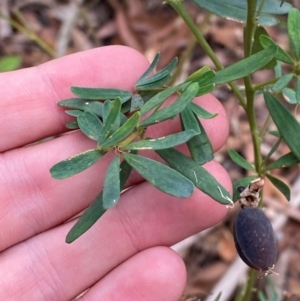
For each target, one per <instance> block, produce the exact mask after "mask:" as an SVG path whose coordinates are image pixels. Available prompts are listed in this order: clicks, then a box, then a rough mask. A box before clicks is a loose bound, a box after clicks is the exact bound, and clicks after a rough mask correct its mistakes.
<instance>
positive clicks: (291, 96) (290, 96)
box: [282, 88, 297, 105]
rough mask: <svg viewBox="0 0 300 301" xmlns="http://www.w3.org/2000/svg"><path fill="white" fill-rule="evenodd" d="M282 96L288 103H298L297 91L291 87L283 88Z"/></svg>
mask: <svg viewBox="0 0 300 301" xmlns="http://www.w3.org/2000/svg"><path fill="white" fill-rule="evenodd" d="M282 96H283V97H284V99H285V100H286V101H287V102H288V103H290V104H292V105H295V104H297V99H296V92H295V91H294V90H292V89H291V88H283V89H282Z"/></svg>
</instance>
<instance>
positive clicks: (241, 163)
mask: <svg viewBox="0 0 300 301" xmlns="http://www.w3.org/2000/svg"><path fill="white" fill-rule="evenodd" d="M228 154H229V157H230V158H231V160H232V161H233V162H234V163H236V164H237V165H239V166H241V167H243V168H245V169H246V170H250V171H253V172H256V171H255V168H254V167H253V166H252V164H250V163H249V162H248V161H247V160H246V159H245V158H243V157H242V156H241V155H240V154H239V153H237V152H236V151H235V150H234V149H230V150H228Z"/></svg>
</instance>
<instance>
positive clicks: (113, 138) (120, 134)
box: [101, 112, 141, 148]
mask: <svg viewBox="0 0 300 301" xmlns="http://www.w3.org/2000/svg"><path fill="white" fill-rule="evenodd" d="M140 117H141V114H140V112H136V113H134V114H133V115H132V116H131V117H130V118H129V119H128V120H127V121H126V122H125V123H124V124H123V125H122V126H121V127H119V128H118V129H117V130H116V131H115V132H114V133H113V134H111V135H110V136H109V137H108V138H107V139H106V140H105V141H104V142H103V143H102V144H101V148H106V147H110V146H114V145H117V144H118V143H119V142H120V141H122V140H123V139H125V138H126V137H127V136H128V135H129V134H131V133H132V132H133V130H134V129H135V128H136V127H137V125H138V123H139V120H140Z"/></svg>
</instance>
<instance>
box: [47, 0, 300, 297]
mask: <svg viewBox="0 0 300 301" xmlns="http://www.w3.org/2000/svg"><path fill="white" fill-rule="evenodd" d="M193 1H194V2H195V3H196V4H197V5H199V6H201V7H203V8H204V9H207V10H208V11H210V12H211V13H214V14H217V15H218V16H221V17H224V18H230V19H233V20H237V21H240V22H244V24H245V26H244V58H243V59H242V60H241V61H238V62H236V63H234V64H233V65H231V66H228V67H226V68H224V67H223V66H222V64H221V63H220V61H219V60H218V58H217V57H216V55H215V53H214V52H213V50H212V49H211V47H210V46H209V44H208V43H207V41H206V40H205V38H204V36H203V35H202V33H201V31H200V30H199V29H198V27H197V26H196V25H195V23H194V22H193V20H192V18H191V17H190V16H189V14H188V12H187V10H186V9H185V6H184V4H183V1H182V0H166V1H165V3H167V4H169V5H170V6H172V7H173V8H174V9H175V10H176V11H177V13H178V14H179V15H180V16H181V17H182V19H183V20H184V21H185V23H186V24H187V26H188V27H189V28H190V30H191V32H192V33H193V34H194V36H195V39H196V41H197V42H198V43H199V44H200V46H201V47H202V48H203V50H204V51H205V52H206V54H207V55H208V56H209V57H210V58H211V60H212V61H213V63H214V64H215V66H216V69H217V71H216V72H215V71H213V70H210V68H209V67H207V66H204V67H203V68H201V69H200V70H198V71H196V72H195V73H193V74H192V75H190V76H189V77H188V78H187V79H186V80H185V81H184V82H183V83H180V84H178V85H176V86H172V87H168V86H166V84H167V83H168V82H169V81H170V80H171V78H172V71H173V70H174V68H175V67H176V64H177V59H176V58H175V59H174V60H172V61H171V62H170V64H169V65H168V66H167V67H165V68H164V69H162V70H161V71H159V72H158V73H156V74H154V75H152V72H153V70H154V68H155V67H156V65H157V63H158V61H159V57H160V55H159V54H157V56H156V57H155V59H154V61H153V62H152V64H151V65H150V67H149V69H148V70H147V71H146V72H145V73H144V74H143V75H142V76H141V77H140V79H139V80H138V81H137V82H136V84H135V86H134V91H135V93H131V92H129V91H123V90H116V89H105V88H84V87H71V90H72V92H73V93H74V94H75V95H76V96H77V97H78V98H71V99H67V100H63V101H61V102H59V106H61V107H64V108H68V109H67V110H66V113H67V114H69V115H71V116H74V117H75V118H76V119H75V120H74V121H71V122H69V123H68V124H67V127H68V128H69V129H77V128H79V129H80V130H81V131H82V132H83V133H84V134H85V135H86V136H88V137H89V138H90V139H92V140H94V141H95V148H94V149H91V150H87V151H86V152H83V153H81V154H78V155H76V156H74V157H71V158H68V159H66V160H64V161H62V162H59V163H58V164H56V165H55V166H53V167H52V168H51V174H52V176H53V177H54V178H58V179H63V178H67V177H70V176H72V175H74V174H76V173H79V172H81V171H83V170H85V169H86V168H88V167H90V166H91V165H92V164H94V163H95V162H97V161H98V160H100V159H101V158H102V157H103V156H105V154H106V153H107V152H110V151H113V152H114V153H115V157H114V159H113V160H112V162H111V164H110V165H109V167H108V169H107V171H106V175H105V180H104V185H103V190H102V191H101V192H100V193H99V195H98V196H97V198H96V199H95V200H94V202H93V203H92V204H91V205H90V207H89V208H88V209H87V210H86V211H85V212H84V214H83V215H82V216H81V217H80V219H79V220H78V221H77V223H76V224H75V225H74V227H73V228H72V229H71V231H70V232H69V234H68V235H67V242H68V243H70V242H72V241H74V240H75V239H77V238H78V237H79V236H80V235H82V234H83V233H84V232H85V231H87V230H88V229H89V228H90V227H91V226H92V225H93V224H94V223H95V222H96V221H97V220H98V219H99V218H100V217H101V215H102V214H103V213H104V212H105V211H106V210H107V209H108V208H110V207H111V206H114V205H115V204H116V203H117V202H118V199H119V196H120V193H121V191H122V189H123V188H124V185H125V183H126V180H127V179H128V177H129V175H130V172H131V170H132V169H135V170H136V171H137V172H138V173H140V174H141V175H142V176H143V177H144V178H145V179H146V180H147V181H148V182H150V183H151V184H152V185H154V186H155V187H157V188H158V189H160V190H162V191H164V192H165V193H168V194H171V195H174V196H177V197H188V196H190V195H191V194H192V193H193V190H194V188H195V187H196V188H198V189H200V190H202V191H203V192H204V193H206V194H208V195H210V196H211V197H212V198H214V199H215V200H216V201H218V202H220V203H222V204H225V205H230V204H231V203H232V201H233V202H235V201H236V200H237V199H238V196H239V193H238V191H237V189H236V188H237V187H238V186H247V185H248V184H249V182H250V181H251V180H253V179H255V178H257V177H262V178H264V177H267V178H268V179H269V180H270V181H271V182H272V183H273V184H274V185H275V186H276V187H277V188H278V189H279V190H280V191H281V192H282V193H283V194H284V195H285V197H286V198H287V200H289V199H290V190H289V188H288V186H287V185H286V184H284V183H283V182H282V181H281V180H279V179H278V178H276V177H274V176H272V175H271V174H270V171H272V170H273V169H276V168H283V167H289V166H292V165H295V164H297V163H299V162H300V139H299V135H300V125H299V123H298V122H297V120H296V119H295V117H294V116H293V115H292V114H291V113H290V112H289V110H288V109H287V108H286V106H285V105H284V104H283V103H282V102H281V101H280V100H279V97H281V96H283V97H284V98H285V99H288V101H289V102H290V103H294V104H299V103H300V77H299V76H300V38H299V36H298V28H299V24H300V12H299V11H298V10H297V9H295V8H292V7H291V5H290V4H287V3H284V1H277V0H234V1H233V0H226V1H224V0H211V1H202V0H193ZM286 13H289V15H288V35H289V39H290V45H291V54H289V53H288V52H286V51H285V50H283V49H282V48H281V47H279V46H278V45H277V43H276V41H274V40H272V39H271V38H270V37H269V36H268V34H267V31H266V30H265V29H264V28H263V26H274V25H276V24H277V23H278V22H279V21H278V19H277V18H276V17H274V15H280V14H286ZM282 64H288V65H290V67H291V68H290V69H291V72H290V73H288V74H284V75H282V72H281V66H282ZM262 69H273V70H274V78H272V79H270V80H268V81H266V82H264V83H254V82H253V79H252V77H251V74H252V73H253V72H256V71H259V70H262ZM293 78H296V81H297V84H296V87H295V88H293V87H288V84H289V83H290V82H291V80H292V79H293ZM237 79H243V81H244V89H243V90H241V89H239V88H238V86H237V85H236V83H235V80H237ZM220 84H228V85H229V86H230V88H231V90H232V92H233V93H234V94H235V95H236V97H237V99H238V102H239V104H240V105H241V107H242V108H243V109H244V110H245V113H246V115H247V117H248V121H249V127H250V132H251V137H252V141H253V152H254V158H255V159H254V162H247V160H246V159H245V158H243V157H241V156H240V155H239V154H238V153H237V152H236V151H234V150H230V151H229V155H230V157H231V159H232V160H233V161H234V162H235V163H237V164H238V165H240V166H241V167H243V168H245V169H246V170H249V171H250V172H252V173H254V175H253V176H249V177H246V178H243V179H240V180H239V181H237V182H236V183H234V195H233V199H232V200H231V198H230V196H229V193H228V192H227V191H226V190H225V189H224V188H223V187H222V186H221V185H220V184H219V183H218V182H217V181H216V180H215V179H214V178H213V177H212V176H211V175H210V174H209V173H208V172H206V171H205V169H204V168H203V167H202V165H203V164H204V163H206V162H208V161H210V160H212V159H213V151H212V148H211V145H210V142H209V140H208V138H207V135H206V133H205V131H204V128H203V127H202V125H201V121H199V119H198V117H201V118H213V117H214V116H215V114H214V112H207V111H205V110H204V109H203V108H201V107H199V106H198V105H196V104H194V103H193V102H192V101H193V98H194V97H195V96H198V95H203V94H206V93H209V92H211V91H212V90H213V89H214V87H215V86H216V85H220ZM261 93H263V95H264V99H265V103H266V108H267V110H268V112H269V117H268V118H267V119H266V121H265V125H264V126H263V128H261V129H260V128H258V124H257V120H256V116H255V111H254V105H255V99H256V96H257V95H258V94H261ZM173 94H176V95H177V99H176V100H175V101H174V102H173V103H172V104H169V105H168V106H164V107H162V105H163V104H164V102H165V101H166V99H167V98H168V97H170V96H171V95H173ZM177 115H179V116H180V119H181V124H182V131H181V132H179V133H176V134H173V135H170V136H166V137H161V138H152V137H147V136H146V134H145V133H146V130H147V128H148V127H151V126H152V125H154V124H157V123H162V122H164V121H165V120H167V119H170V118H174V117H175V116H177ZM271 120H273V121H274V123H275V125H276V126H277V130H278V131H276V132H268V125H269V123H270V121H271ZM269 134H270V135H274V136H276V137H277V138H278V141H277V143H275V145H274V146H273V148H272V149H271V151H270V152H269V154H267V156H265V157H263V156H262V155H261V152H260V146H261V142H262V141H263V139H264V137H265V136H266V135H269ZM283 142H285V143H286V144H287V145H288V147H289V148H290V150H291V152H290V153H288V154H286V155H284V156H282V157H281V158H279V159H277V160H275V161H274V162H273V163H271V164H268V160H269V158H270V157H271V156H272V154H273V153H274V152H275V151H276V149H277V148H278V146H279V145H280V143H283ZM183 143H186V144H187V145H188V148H189V151H190V157H188V156H185V155H183V154H182V153H180V152H179V151H177V150H175V149H174V148H173V147H175V146H177V145H179V144H183ZM142 149H151V150H153V151H155V152H156V153H157V154H158V155H159V156H160V157H161V158H162V159H163V160H164V161H165V162H166V163H167V164H168V165H169V166H167V165H165V164H162V163H159V162H156V161H154V160H152V159H149V158H147V157H144V156H140V155H138V154H137V152H138V151H139V150H142ZM121 159H122V160H121ZM121 161H122V162H121ZM255 279H256V273H255V272H254V271H251V273H250V278H249V281H248V283H247V286H246V288H245V290H244V293H243V294H242V295H241V296H240V298H239V300H250V298H251V295H252V287H253V285H254V280H255Z"/></svg>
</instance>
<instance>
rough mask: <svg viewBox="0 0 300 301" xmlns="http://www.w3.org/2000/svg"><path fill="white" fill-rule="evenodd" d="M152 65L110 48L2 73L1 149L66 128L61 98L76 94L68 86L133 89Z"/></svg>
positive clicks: (133, 54)
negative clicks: (58, 103) (60, 102)
mask: <svg viewBox="0 0 300 301" xmlns="http://www.w3.org/2000/svg"><path fill="white" fill-rule="evenodd" d="M148 65H149V63H148V62H147V60H146V59H145V57H144V56H143V55H142V54H140V53H139V52H137V51H135V50H134V49H131V48H128V47H125V46H108V47H101V48H97V49H92V50H89V51H84V52H80V53H76V54H73V55H69V56H66V57H63V58H60V59H56V60H53V61H50V62H48V63H45V64H43V65H40V66H38V67H32V68H27V69H23V70H18V71H14V72H9V73H1V74H0V91H1V101H0V120H1V127H0V152H3V151H6V150H9V149H12V148H16V147H19V146H22V145H26V144H29V143H31V142H34V141H37V140H39V139H42V138H45V137H49V136H52V135H57V134H60V133H62V132H64V131H66V127H65V123H66V121H67V118H68V117H67V116H66V115H65V114H64V112H63V110H61V109H60V108H59V107H58V106H57V102H58V101H60V100H62V99H65V98H71V97H74V95H73V94H72V92H71V91H70V86H86V87H103V88H118V89H124V90H129V91H131V90H132V88H133V85H134V83H135V81H136V80H137V79H138V78H139V76H140V75H141V74H143V72H144V71H145V70H146V69H147V67H148Z"/></svg>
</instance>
